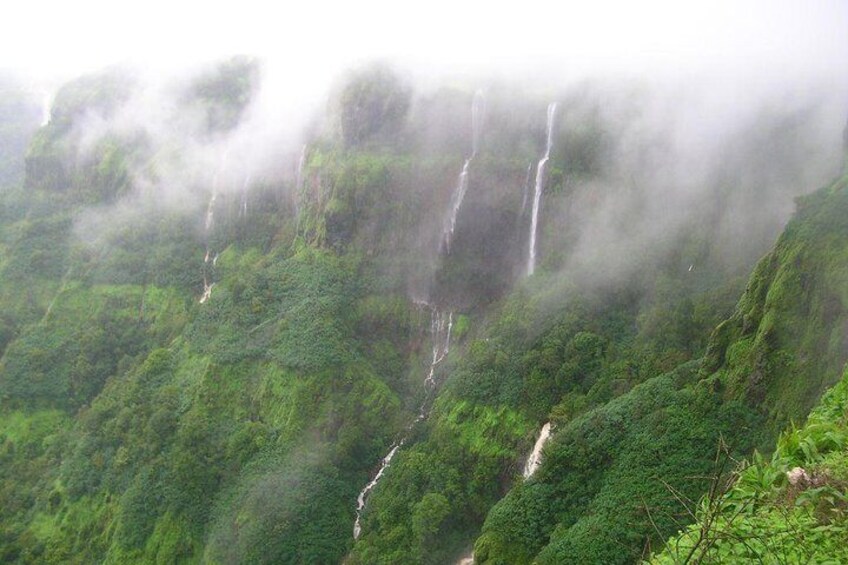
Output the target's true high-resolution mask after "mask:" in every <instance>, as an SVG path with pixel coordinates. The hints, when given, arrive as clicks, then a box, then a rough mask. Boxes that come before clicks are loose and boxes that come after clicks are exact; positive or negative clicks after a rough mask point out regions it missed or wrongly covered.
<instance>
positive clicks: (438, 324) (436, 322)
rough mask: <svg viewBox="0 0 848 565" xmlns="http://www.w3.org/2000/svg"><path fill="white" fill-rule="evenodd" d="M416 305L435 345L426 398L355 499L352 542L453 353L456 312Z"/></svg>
mask: <svg viewBox="0 0 848 565" xmlns="http://www.w3.org/2000/svg"><path fill="white" fill-rule="evenodd" d="M416 305H417V306H418V307H419V308H427V309H429V310H430V340H431V342H432V353H433V357H432V360H431V361H430V368H429V370H428V372H427V377H426V378H425V379H424V384H425V385H426V395H425V398H424V400H423V401H422V402H421V407H420V408H419V410H418V417H417V418H415V420H414V421H413V422H412V423H411V424H410V425H408V426H407V427H406V430H405V432H404V435H403V436H402V437H401V438H400V440H398V441H397V442H395V443H393V444H392V447H391V448H390V449H389V453H388V454H387V455H386V456H385V457H383V460H382V462H381V464H380V469H379V470H378V471H377V474H376V475H374V478H373V479H371V481H370V482H369V483H368V484H367V485H365V488H363V489H362V490H361V491H360V492H359V496H357V497H356V521H354V523H353V539H359V534H360V533H362V524H361V521H362V511H363V510H364V509H365V504H366V503H367V502H368V495H369V494H370V493H371V490H372V489H373V488H374V487H375V486H377V482H378V481H379V480H380V479H381V478H382V477H383V473H385V471H386V469H388V468H389V465H391V463H392V459H393V458H394V456H395V454H396V453H397V451H398V449H400V448H401V447H403V444H404V443H406V438H407V437H409V433H410V432H411V431H412V428H413V426H415V424H417V423H418V422H420V421H422V420H424V419H426V418H427V404H428V402H429V399H430V397H431V396H432V394H433V393H434V392H435V390H436V380H435V371H436V365H438V364H439V363H441V362H442V361H443V360H444V359H445V357H447V355H448V352H449V351H450V338H451V330H452V329H453V312H448V313H445V312H442V311H440V310H439V309H438V308H436V307H435V306H433V305H432V304H429V303H427V302H416Z"/></svg>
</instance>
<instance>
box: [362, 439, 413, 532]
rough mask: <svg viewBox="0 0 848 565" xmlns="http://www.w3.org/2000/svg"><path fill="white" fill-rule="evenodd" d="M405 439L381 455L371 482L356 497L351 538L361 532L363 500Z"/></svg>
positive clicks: (375, 484)
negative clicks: (381, 457) (354, 519)
mask: <svg viewBox="0 0 848 565" xmlns="http://www.w3.org/2000/svg"><path fill="white" fill-rule="evenodd" d="M405 439H406V438H404V439H402V440H400V441H399V442H398V443H396V444H394V445H393V446H392V449H391V450H390V451H389V454H388V455H386V456H385V457H383V462H382V463H381V464H380V470H379V471H377V474H376V475H375V476H374V478H373V479H371V482H370V483H368V484H367V485H365V488H364V489H362V491H361V492H360V493H359V496H357V497H356V521H355V522H354V523H353V539H359V534H360V533H362V525H361V523H360V522H361V518H362V509H363V508H365V500H366V498H367V497H368V493H370V492H371V489H373V488H374V487H375V486H377V482H378V481H379V480H380V479H381V478H382V477H383V473H385V472H386V469H388V467H389V465H391V463H392V459H393V458H394V456H395V453H397V450H398V449H400V446H402V445H403V442H404V440H405Z"/></svg>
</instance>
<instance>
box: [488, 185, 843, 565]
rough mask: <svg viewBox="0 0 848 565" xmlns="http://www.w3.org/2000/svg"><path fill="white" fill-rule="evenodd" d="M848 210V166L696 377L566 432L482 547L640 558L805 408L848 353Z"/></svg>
mask: <svg viewBox="0 0 848 565" xmlns="http://www.w3.org/2000/svg"><path fill="white" fill-rule="evenodd" d="M846 212H848V178H846V177H842V178H841V179H839V180H838V181H836V182H835V183H833V184H832V185H831V186H828V187H826V188H824V189H822V190H820V191H818V192H816V193H814V194H813V195H811V196H808V197H804V198H802V199H801V200H800V201H799V210H798V213H797V214H796V217H795V218H794V219H793V220H792V221H791V222H790V224H789V225H788V226H787V228H786V231H785V232H784V234H783V235H782V236H781V238H780V239H779V241H778V242H777V244H776V246H775V249H774V250H773V251H772V252H771V253H769V254H768V255H767V256H766V257H765V258H763V260H762V261H760V263H759V265H758V267H757V268H756V269H755V271H754V273H753V275H752V277H751V280H750V282H749V284H748V288H747V290H746V292H745V294H744V295H743V298H742V299H741V301H740V303H739V305H738V306H737V309H736V312H735V313H734V315H733V316H731V318H730V319H729V320H728V321H726V322H723V323H722V324H720V325H719V326H718V328H717V329H716V331H715V332H714V333H713V336H712V337H711V340H710V344H709V346H708V349H707V354H706V357H705V358H704V360H703V361H701V362H700V363H699V365H698V366H697V367H696V369H697V372H695V373H691V376H690V378H691V380H690V381H689V382H688V383H687V382H686V381H682V382H681V381H680V380H679V376H678V377H677V379H675V378H674V377H675V375H679V372H676V373H673V374H672V375H668V376H663V377H658V378H657V379H652V380H651V381H648V382H647V383H646V384H645V385H642V386H640V387H636V388H635V389H633V390H632V391H631V392H629V393H628V394H627V395H625V396H624V397H622V398H620V399H618V400H616V401H614V402H612V403H610V404H608V405H606V406H604V407H601V408H598V409H596V410H595V411H592V412H590V413H589V414H587V415H586V416H583V417H581V418H578V419H576V420H573V421H570V422H568V423H567V424H566V425H565V426H564V427H562V428H561V429H560V430H559V431H557V432H556V433H555V435H554V437H553V439H552V440H551V442H550V443H549V446H548V447H547V449H546V451H545V460H544V462H543V464H542V468H541V469H540V471H539V473H538V475H537V476H535V477H534V478H533V479H531V480H530V481H529V482H527V483H524V484H521V485H519V486H517V487H516V488H515V489H513V490H512V491H510V493H509V495H507V497H506V498H505V499H504V500H503V501H501V502H500V503H498V505H497V506H495V508H494V509H493V510H492V511H491V512H490V513H489V515H488V517H487V520H486V523H485V524H484V526H483V535H482V536H481V538H480V540H478V542H477V544H476V546H475V551H476V556H477V558H478V560H479V561H480V562H481V563H489V562H491V563H501V562H504V563H510V562H529V561H537V562H539V563H566V562H575V563H577V562H580V563H587V562H593V563H595V562H596V563H626V562H632V561H633V560H635V559H638V558H639V556H640V555H644V553H643V551H645V550H646V549H649V548H650V547H652V546H654V547H655V546H656V545H657V544H658V543H661V542H662V540H663V538H664V536H666V535H668V534H670V533H673V532H674V531H675V529H676V528H677V527H678V524H680V523H681V522H686V521H688V520H689V519H691V517H689V516H688V513H689V512H690V509H689V508H686V507H685V505H684V504H682V502H683V501H686V500H690V501H691V500H697V498H698V497H699V493H702V492H705V491H706V490H707V488H708V486H709V477H713V476H715V475H717V474H718V475H720V474H721V472H722V469H721V468H720V466H719V462H720V461H721V460H723V459H725V458H731V459H732V458H738V457H740V456H741V455H743V454H746V453H750V451H751V450H752V449H753V448H754V447H760V448H761V449H762V448H764V447H767V445H768V444H767V443H766V444H764V443H763V441H768V440H769V439H770V438H774V437H775V434H776V433H777V431H778V430H779V429H780V428H781V427H782V426H783V425H785V424H786V423H787V422H788V421H789V419H790V418H795V419H796V420H800V419H802V418H804V417H805V416H806V413H807V412H808V411H809V409H810V408H811V407H812V406H813V404H814V403H815V402H816V400H817V399H818V397H819V396H820V395H821V394H822V392H823V391H824V389H825V388H826V387H828V386H830V385H831V384H833V383H834V382H835V381H836V380H837V379H838V377H839V375H840V372H841V367H842V365H843V363H844V362H845V360H846V352H848V347H846V345H848V344H846V342H845V339H846V337H845V336H846V332H845V329H846V327H845V322H846V311H847V310H846V307H847V306H848V301H846V298H848V295H846V294H845V293H846V290H848V279H846V271H845V269H844V267H843V265H844V264H845V257H846V253H848V243H846V242H848V223H846V222H845V220H844V218H845V214H846ZM681 370H683V371H685V367H683V368H681V369H680V370H678V371H681ZM675 381H676V382H675ZM717 453H718V454H719V455H720V457H717V456H716V454H717ZM693 477H702V478H701V479H693ZM531 517H532V519H531ZM528 521H529V523H530V524H532V525H531V526H529V527H527V526H524V525H523V524H527V523H528Z"/></svg>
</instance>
